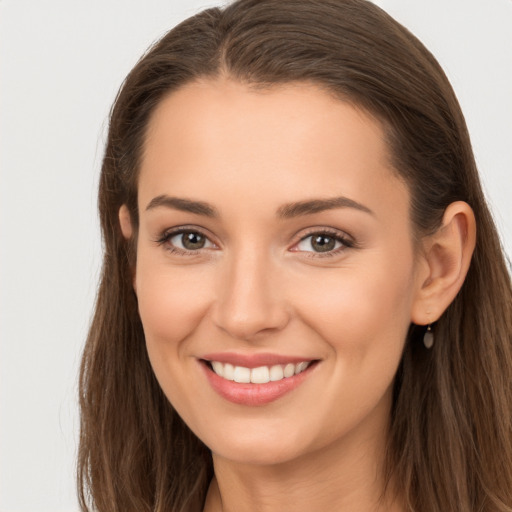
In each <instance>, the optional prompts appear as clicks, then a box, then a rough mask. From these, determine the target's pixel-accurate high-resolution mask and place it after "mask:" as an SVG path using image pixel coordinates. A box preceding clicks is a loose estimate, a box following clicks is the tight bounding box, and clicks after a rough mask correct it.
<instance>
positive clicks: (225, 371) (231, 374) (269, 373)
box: [203, 360, 315, 384]
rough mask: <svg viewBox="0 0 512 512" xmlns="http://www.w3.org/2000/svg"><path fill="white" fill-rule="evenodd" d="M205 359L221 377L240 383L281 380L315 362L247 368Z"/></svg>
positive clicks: (300, 371) (264, 382)
mask: <svg viewBox="0 0 512 512" xmlns="http://www.w3.org/2000/svg"><path fill="white" fill-rule="evenodd" d="M203 361H204V363H205V364H206V365H207V366H208V367H209V368H210V369H211V370H212V371H213V372H215V374H217V375H218V376H219V377H221V378H223V379H225V380H228V381H233V382H237V383H239V384H249V383H250V384H267V383H268V382H279V381H281V380H283V379H289V378H290V377H293V376H294V375H298V374H299V373H302V372H304V371H305V370H307V369H308V368H309V366H311V365H312V364H313V363H315V361H301V362H299V363H292V362H290V363H286V364H274V365H272V366H258V367H256V368H247V367H246V366H235V365H233V364H230V363H222V362H221V361H207V360H203Z"/></svg>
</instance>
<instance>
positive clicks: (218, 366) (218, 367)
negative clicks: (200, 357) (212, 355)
mask: <svg viewBox="0 0 512 512" xmlns="http://www.w3.org/2000/svg"><path fill="white" fill-rule="evenodd" d="M212 367H213V371H214V372H215V373H216V374H217V375H220V376H221V377H224V365H223V364H222V363H219V361H212Z"/></svg>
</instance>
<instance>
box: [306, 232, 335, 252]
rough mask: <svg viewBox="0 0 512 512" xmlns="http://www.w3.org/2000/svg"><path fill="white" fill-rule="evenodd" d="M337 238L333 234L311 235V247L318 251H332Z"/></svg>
mask: <svg viewBox="0 0 512 512" xmlns="http://www.w3.org/2000/svg"><path fill="white" fill-rule="evenodd" d="M335 245H336V240H335V239H334V238H333V237H332V236H326V235H315V236H312V237H311V247H312V248H313V249H314V250H315V251H317V252H327V251H332V250H333V249H334V247H335Z"/></svg>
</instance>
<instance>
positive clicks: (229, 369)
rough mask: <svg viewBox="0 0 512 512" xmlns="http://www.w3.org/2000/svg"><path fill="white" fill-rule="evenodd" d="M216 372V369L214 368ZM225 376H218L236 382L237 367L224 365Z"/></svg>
mask: <svg viewBox="0 0 512 512" xmlns="http://www.w3.org/2000/svg"><path fill="white" fill-rule="evenodd" d="M220 364H222V363H220ZM213 370H214V371H215V368H213ZM223 373H224V374H223V375H221V374H220V373H219V374H217V375H220V376H221V377H224V378H225V379H226V380H235V367H234V366H233V365H232V364H229V363H226V364H225V365H224V372H223Z"/></svg>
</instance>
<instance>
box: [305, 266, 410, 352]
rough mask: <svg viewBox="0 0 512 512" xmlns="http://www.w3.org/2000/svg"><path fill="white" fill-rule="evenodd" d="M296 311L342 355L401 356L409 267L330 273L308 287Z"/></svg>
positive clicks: (407, 311) (407, 322) (406, 320)
mask: <svg viewBox="0 0 512 512" xmlns="http://www.w3.org/2000/svg"><path fill="white" fill-rule="evenodd" d="M309 289H310V290H311V291H312V292H311V293H310V294H308V298H307V300H304V294H303V293H302V294H300V293H299V292H298V290H297V291H296V292H295V297H297V308H298V310H299V311H300V315H301V317H302V318H303V320H304V322H305V323H307V324H309V325H310V326H313V327H314V330H315V331H317V332H319V333H320V334H321V336H322V337H323V338H324V339H326V340H328V342H329V344H330V345H331V347H332V348H333V349H334V350H342V351H343V353H344V355H345V356H353V357H356V358H357V357H364V356H366V355H367V352H368V351H369V350H370V349H371V350H372V352H374V353H379V352H384V351H385V350H386V349H390V348H394V349H395V350H394V351H397V350H398V352H401V349H402V346H403V343H404V340H405V336H406V333H407V330H408V328H409V325H410V315H411V307H412V296H413V290H414V280H413V268H412V264H411V263H409V262H407V263H406V265H405V267H404V266H402V267H400V270H397V268H396V265H393V264H391V262H390V263H389V264H384V265H383V264H381V265H376V264H375V265H368V266H366V265H365V266H361V267H359V268H344V269H333V271H332V272H331V273H330V275H329V276H328V278H327V279H322V280H320V281H318V282H316V283H315V286H314V287H309Z"/></svg>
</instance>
